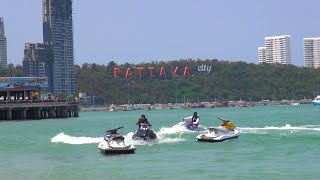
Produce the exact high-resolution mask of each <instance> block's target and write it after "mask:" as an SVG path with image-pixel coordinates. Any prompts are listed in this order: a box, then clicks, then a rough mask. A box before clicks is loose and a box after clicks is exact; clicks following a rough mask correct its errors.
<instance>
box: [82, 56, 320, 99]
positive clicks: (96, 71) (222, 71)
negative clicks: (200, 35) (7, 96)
mask: <svg viewBox="0 0 320 180" xmlns="http://www.w3.org/2000/svg"><path fill="white" fill-rule="evenodd" d="M201 65H206V66H211V72H209V73H207V72H199V71H198V67H199V66H201ZM186 66H187V67H188V69H189V71H190V76H186V77H182V74H183V72H184V70H185V69H184V68H185V67H186ZM138 67H143V68H144V69H145V70H144V71H142V78H139V71H138V70H137V69H136V68H138ZM148 67H155V70H153V77H152V78H150V72H149V71H148ZM161 67H164V70H165V73H166V77H164V76H161V78H160V77H159V72H160V68H161ZM171 67H173V69H175V68H176V67H178V70H177V73H176V74H177V75H176V77H173V72H172V71H171ZM114 68H120V69H121V73H120V74H117V76H118V77H117V78H116V79H115V78H114ZM127 68H130V69H131V71H132V74H133V78H127V79H126V78H125V75H126V71H127ZM76 80H77V84H78V87H77V89H78V91H80V92H86V93H87V94H89V95H91V96H95V103H98V104H104V103H106V104H112V103H114V104H123V103H128V102H129V103H151V104H152V103H168V102H172V103H174V102H179V103H181V102H198V101H200V102H201V101H225V100H229V101H236V100H240V99H241V100H245V101H260V100H262V99H268V100H284V99H288V100H291V99H303V98H307V99H309V98H314V96H315V94H316V93H317V92H318V90H319V89H318V88H320V70H319V69H314V68H305V67H297V66H294V65H281V64H259V65H257V64H253V63H246V62H241V61H240V62H230V61H219V60H217V59H213V60H209V59H207V60H201V59H197V60H193V59H183V60H179V61H169V62H151V63H140V64H129V63H125V64H119V65H118V64H116V63H115V62H113V61H111V62H109V63H108V64H107V65H98V64H95V63H93V64H87V63H85V64H83V65H82V66H81V67H80V66H78V65H76Z"/></svg>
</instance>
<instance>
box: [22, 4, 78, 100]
mask: <svg viewBox="0 0 320 180" xmlns="http://www.w3.org/2000/svg"><path fill="white" fill-rule="evenodd" d="M42 5H43V7H42V8H43V13H42V14H43V43H26V44H25V50H24V58H23V63H22V64H23V75H24V76H40V77H41V76H47V77H48V79H49V80H48V81H49V88H48V92H52V93H53V94H54V95H58V93H61V92H62V93H64V94H65V96H69V95H76V90H75V70H74V51H73V17H72V0H55V1H51V0H43V2H42Z"/></svg>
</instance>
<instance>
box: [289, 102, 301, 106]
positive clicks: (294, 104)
mask: <svg viewBox="0 0 320 180" xmlns="http://www.w3.org/2000/svg"><path fill="white" fill-rule="evenodd" d="M298 105H300V103H291V106H298Z"/></svg>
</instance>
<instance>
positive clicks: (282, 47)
mask: <svg viewBox="0 0 320 180" xmlns="http://www.w3.org/2000/svg"><path fill="white" fill-rule="evenodd" d="M264 40H265V47H260V48H258V52H259V63H261V62H265V63H280V64H291V43H290V35H283V36H272V37H265V39H264ZM260 54H261V57H260Z"/></svg>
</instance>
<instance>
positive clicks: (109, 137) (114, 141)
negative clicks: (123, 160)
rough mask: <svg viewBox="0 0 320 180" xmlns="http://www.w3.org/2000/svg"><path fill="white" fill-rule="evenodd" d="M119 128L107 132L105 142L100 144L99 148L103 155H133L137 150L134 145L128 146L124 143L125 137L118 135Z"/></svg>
mask: <svg viewBox="0 0 320 180" xmlns="http://www.w3.org/2000/svg"><path fill="white" fill-rule="evenodd" d="M121 128H123V127H118V128H115V129H110V130H108V131H106V134H105V136H104V138H103V141H102V142H100V143H99V145H98V148H99V149H100V152H101V153H103V154H132V153H134V151H135V150H136V148H135V147H134V146H133V145H128V144H126V143H125V142H124V137H123V136H122V134H121V133H117V130H118V129H121Z"/></svg>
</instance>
